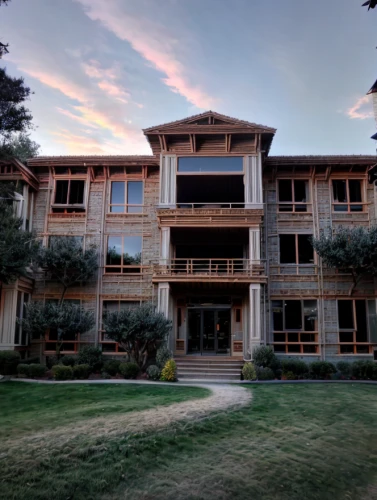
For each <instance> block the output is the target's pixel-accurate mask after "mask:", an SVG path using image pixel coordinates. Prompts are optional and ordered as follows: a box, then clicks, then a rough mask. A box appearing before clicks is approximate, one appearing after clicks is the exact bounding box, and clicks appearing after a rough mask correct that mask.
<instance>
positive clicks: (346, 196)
mask: <svg viewBox="0 0 377 500" xmlns="http://www.w3.org/2000/svg"><path fill="white" fill-rule="evenodd" d="M332 190H333V210H334V212H362V211H363V195H362V181H361V180H355V179H346V180H333V181H332Z"/></svg>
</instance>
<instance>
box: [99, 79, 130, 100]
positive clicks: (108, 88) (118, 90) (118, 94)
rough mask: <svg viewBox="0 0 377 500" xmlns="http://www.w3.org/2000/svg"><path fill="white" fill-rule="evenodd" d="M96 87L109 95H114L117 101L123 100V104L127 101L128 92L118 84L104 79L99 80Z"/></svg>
mask: <svg viewBox="0 0 377 500" xmlns="http://www.w3.org/2000/svg"><path fill="white" fill-rule="evenodd" d="M98 87H99V88H100V89H101V90H103V91H104V92H106V94H108V95H109V96H110V97H114V98H115V99H116V100H117V101H120V102H123V103H124V104H127V103H128V98H129V97H130V94H129V93H128V92H126V91H125V90H124V89H123V88H122V87H120V86H119V85H117V84H115V83H112V82H108V81H106V80H101V81H100V82H98Z"/></svg>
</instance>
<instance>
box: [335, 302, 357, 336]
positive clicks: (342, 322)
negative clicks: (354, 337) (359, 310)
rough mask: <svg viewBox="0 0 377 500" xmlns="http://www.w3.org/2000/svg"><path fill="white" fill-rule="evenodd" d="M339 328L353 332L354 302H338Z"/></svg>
mask: <svg viewBox="0 0 377 500" xmlns="http://www.w3.org/2000/svg"><path fill="white" fill-rule="evenodd" d="M338 319H339V328H341V329H350V330H353V328H354V322H353V300H338Z"/></svg>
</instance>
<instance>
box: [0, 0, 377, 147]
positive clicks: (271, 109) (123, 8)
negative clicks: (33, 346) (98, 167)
mask: <svg viewBox="0 0 377 500" xmlns="http://www.w3.org/2000/svg"><path fill="white" fill-rule="evenodd" d="M361 3H362V1H361V0H316V1H314V0H284V1H282V0H270V1H266V0H11V1H10V2H9V4H8V5H7V6H2V7H0V40H1V41H2V42H3V43H9V49H10V52H9V54H8V55H6V56H5V57H4V58H3V59H2V60H0V66H1V67H3V66H6V68H7V72H8V73H9V74H10V75H12V76H23V77H24V78H25V82H26V84H27V85H28V86H30V87H31V89H32V90H33V92H34V94H33V95H32V96H31V99H30V101H29V102H28V103H27V104H28V107H29V109H30V110H31V111H32V114H33V117H34V120H33V123H34V124H35V130H34V131H33V132H32V133H31V137H32V138H33V139H34V140H35V141H37V142H38V143H39V144H40V145H41V154H43V155H66V154H78V155H79V154H82V155H85V154H151V150H150V148H149V146H148V143H147V141H146V139H145V137H144V136H143V133H142V131H141V129H142V128H147V127H151V126H154V125H159V124H161V123H166V122H170V121H173V120H178V119H182V118H185V117H187V116H190V115H194V114H198V113H201V112H204V111H207V110H209V109H212V110H214V111H217V112H218V113H223V114H225V115H228V116H233V117H235V118H239V119H243V120H248V121H251V122H255V123H259V124H263V125H267V126H270V127H274V128H277V133H276V136H275V138H274V141H273V144H272V148H271V151H270V155H299V154H305V155H306V154H375V152H376V142H375V141H373V140H371V139H370V136H371V135H372V134H374V133H375V132H376V124H375V121H374V118H373V110H372V103H371V100H370V99H371V98H370V97H366V95H365V94H366V92H367V91H368V90H369V88H370V87H371V86H372V84H373V83H374V81H375V80H376V78H377V50H376V45H377V29H376V28H377V9H375V10H370V11H369V12H368V10H367V9H366V8H365V7H364V8H362V7H361Z"/></svg>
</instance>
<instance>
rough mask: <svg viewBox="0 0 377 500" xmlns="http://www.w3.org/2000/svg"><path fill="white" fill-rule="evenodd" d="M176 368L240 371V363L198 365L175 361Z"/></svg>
mask: <svg viewBox="0 0 377 500" xmlns="http://www.w3.org/2000/svg"><path fill="white" fill-rule="evenodd" d="M177 368H178V370H190V371H195V370H199V371H200V370H202V371H206V370H215V371H222V370H224V371H237V370H239V371H241V369H242V365H220V364H213V365H200V364H185V363H180V364H178V363H177Z"/></svg>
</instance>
